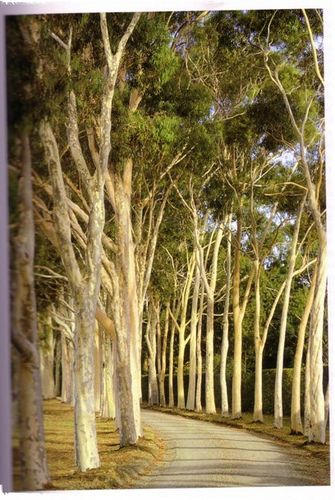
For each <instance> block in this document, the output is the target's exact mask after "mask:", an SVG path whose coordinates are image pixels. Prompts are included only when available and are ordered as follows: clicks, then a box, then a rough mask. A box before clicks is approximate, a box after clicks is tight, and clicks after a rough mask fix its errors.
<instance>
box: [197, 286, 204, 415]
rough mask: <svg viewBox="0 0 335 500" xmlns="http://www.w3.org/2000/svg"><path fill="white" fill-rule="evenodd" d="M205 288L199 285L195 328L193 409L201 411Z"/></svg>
mask: <svg viewBox="0 0 335 500" xmlns="http://www.w3.org/2000/svg"><path fill="white" fill-rule="evenodd" d="M204 297H205V290H204V286H203V285H201V287H200V302H199V321H198V328H197V390H196V396H195V409H196V411H198V412H200V411H202V402H201V391H202V352H201V339H202V311H203V307H204Z"/></svg>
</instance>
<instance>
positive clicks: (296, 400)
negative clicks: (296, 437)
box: [291, 270, 316, 434]
mask: <svg viewBox="0 0 335 500" xmlns="http://www.w3.org/2000/svg"><path fill="white" fill-rule="evenodd" d="M315 285H316V270H314V273H313V279H312V283H311V286H310V289H309V291H308V296H307V301H306V304H305V309H304V313H303V315H302V318H301V320H300V324H299V330H298V338H297V346H296V350H295V354H294V365H293V379H292V397H291V433H292V434H302V433H303V428H302V420H301V403H300V399H301V367H302V358H303V352H304V345H305V338H306V330H307V325H308V319H309V317H310V313H311V309H312V304H313V299H314V292H315Z"/></svg>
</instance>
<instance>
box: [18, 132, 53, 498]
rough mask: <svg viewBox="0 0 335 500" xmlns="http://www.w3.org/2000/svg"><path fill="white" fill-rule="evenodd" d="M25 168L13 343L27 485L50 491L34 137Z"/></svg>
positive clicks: (25, 139)
mask: <svg viewBox="0 0 335 500" xmlns="http://www.w3.org/2000/svg"><path fill="white" fill-rule="evenodd" d="M21 151H22V152H21V155H22V167H21V177H20V181H19V192H18V203H19V206H18V222H17V235H16V238H15V257H14V276H13V289H12V293H13V296H12V341H13V343H14V345H15V347H16V349H17V351H18V352H19V354H20V363H19V365H18V367H17V368H18V370H19V380H18V383H19V397H18V413H19V436H20V438H19V439H20V454H21V457H20V459H21V473H22V485H23V488H25V489H27V490H37V489H38V490H39V489H43V488H45V487H46V486H47V484H48V482H49V472H48V466H47V457H46V450H45V443H44V426H43V414H42V390H41V374H40V360H39V351H38V331H37V311H36V296H35V288H34V216H33V202H32V182H31V152H30V141H29V135H28V134H27V133H24V134H23V135H22V138H21Z"/></svg>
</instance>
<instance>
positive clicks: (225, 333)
mask: <svg viewBox="0 0 335 500" xmlns="http://www.w3.org/2000/svg"><path fill="white" fill-rule="evenodd" d="M231 220H232V216H231V214H230V215H228V217H227V218H226V223H227V226H228V231H229V233H228V237H227V255H226V266H225V274H226V296H225V301H224V309H223V328H222V341H221V362H220V386H221V414H222V415H223V416H225V417H226V416H228V415H229V401H228V388H227V378H226V375H227V373H226V372H227V358H228V349H229V306H230V286H231V234H230V226H231Z"/></svg>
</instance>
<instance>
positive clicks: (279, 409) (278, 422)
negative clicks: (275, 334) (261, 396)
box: [274, 197, 306, 429]
mask: <svg viewBox="0 0 335 500" xmlns="http://www.w3.org/2000/svg"><path fill="white" fill-rule="evenodd" d="M305 199H306V198H305V197H304V198H303V200H302V202H301V204H300V209H299V212H298V214H297V220H296V223H295V228H294V233H293V237H292V244H291V249H290V256H289V263H288V271H287V277H286V285H285V291H284V299H283V305H282V313H281V321H280V331H279V342H278V349H277V366H276V380H275V394H274V427H277V428H279V429H281V428H282V427H283V400H282V397H283V394H282V380H283V368H284V348H285V337H286V325H287V318H288V310H289V304H290V295H291V286H292V281H293V276H294V267H295V263H296V259H297V244H298V237H299V231H300V222H301V217H302V213H303V208H304V205H305Z"/></svg>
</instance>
